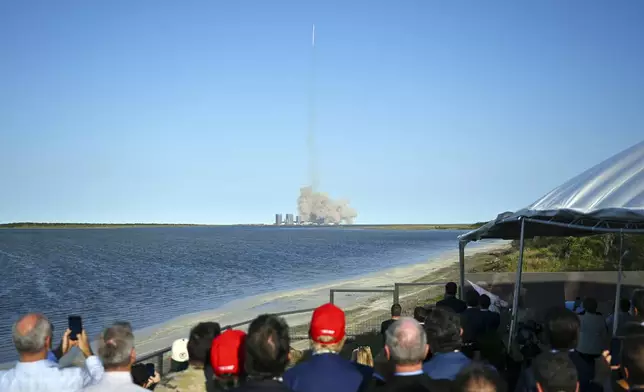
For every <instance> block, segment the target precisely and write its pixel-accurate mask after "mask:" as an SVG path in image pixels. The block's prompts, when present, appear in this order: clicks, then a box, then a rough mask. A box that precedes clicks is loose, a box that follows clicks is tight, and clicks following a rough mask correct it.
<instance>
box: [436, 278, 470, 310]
mask: <svg viewBox="0 0 644 392" xmlns="http://www.w3.org/2000/svg"><path fill="white" fill-rule="evenodd" d="M457 291H458V286H457V285H456V283H454V282H449V283H447V284H446V285H445V299H442V300H440V301H438V302H436V306H440V307H442V308H449V309H451V310H452V311H453V312H454V313H461V312H463V311H464V310H465V309H466V308H467V305H466V304H465V302H463V301H461V300H460V299H458V298H456V292H457Z"/></svg>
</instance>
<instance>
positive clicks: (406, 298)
mask: <svg viewBox="0 0 644 392" xmlns="http://www.w3.org/2000/svg"><path fill="white" fill-rule="evenodd" d="M508 246H509V244H508V243H507V242H506V241H494V242H489V243H481V244H477V245H476V246H471V247H468V250H467V253H466V268H467V269H471V268H472V267H474V266H476V265H477V263H480V262H481V257H480V256H481V255H482V254H489V253H490V252H497V251H499V250H503V249H505V248H507V247H508ZM458 273H459V271H458V250H457V249H455V250H454V251H449V252H445V253H444V254H441V255H440V256H438V257H434V258H431V259H429V260H425V261H423V262H420V263H418V264H413V265H409V266H405V267H398V268H392V269H389V270H384V271H379V272H376V273H372V274H368V275H365V276H362V277H360V278H357V279H350V280H343V279H339V280H337V281H333V282H328V283H326V284H322V285H317V286H312V287H306V288H300V289H294V290H289V291H282V292H274V293H270V294H266V295H260V296H254V297H249V298H245V299H240V300H235V301H232V302H229V303H227V304H226V305H224V306H222V307H219V308H217V309H213V310H210V311H206V312H199V313H192V314H186V315H184V316H181V317H178V318H175V319H173V320H170V321H168V322H166V323H163V324H161V325H157V326H152V327H149V328H145V329H142V330H138V331H136V332H135V335H136V341H137V347H136V348H137V353H138V355H139V356H144V355H146V354H148V353H151V352H154V351H157V350H160V349H163V348H165V347H169V346H170V345H171V344H172V342H173V341H174V340H175V339H178V338H182V337H187V335H188V333H189V330H190V328H191V327H192V326H194V325H195V324H197V323H199V322H202V321H217V322H218V323H220V324H221V325H222V326H225V325H231V324H236V323H241V322H244V321H247V320H252V319H253V318H254V317H256V316H257V315H259V314H262V313H278V312H287V311H296V310H300V309H313V308H315V307H317V306H319V305H321V304H323V303H326V302H328V301H329V290H330V289H393V287H394V283H411V282H425V283H431V282H443V283H444V282H447V281H450V280H452V281H457V280H458ZM442 292H443V287H442V285H438V286H429V287H422V286H419V287H406V288H403V289H401V293H400V302H401V305H402V306H403V309H404V312H405V313H407V314H411V312H413V307H414V306H417V304H419V303H425V302H427V301H428V300H429V299H433V298H435V297H438V296H440V295H441V294H442ZM392 301H393V296H392V295H391V294H389V293H386V294H385V293H382V294H380V293H375V294H374V293H347V294H345V293H337V294H336V296H335V303H336V304H337V305H338V306H340V307H342V308H343V309H344V310H345V311H346V312H347V324H348V333H351V328H352V326H354V327H355V328H358V329H359V328H365V327H368V326H371V325H374V324H376V323H378V324H379V323H380V322H381V321H382V320H384V319H386V318H388V317H389V308H390V307H391V304H392ZM423 301H424V302H423ZM310 317H311V312H310V311H308V312H303V313H300V314H296V315H288V316H285V317H284V318H285V319H286V321H287V322H288V323H289V325H290V326H291V328H292V334H295V335H298V336H297V337H302V336H305V335H306V324H307V323H308V321H309V320H310ZM246 326H247V325H242V326H240V327H239V328H241V329H244V328H245V327H246ZM296 341H297V340H296Z"/></svg>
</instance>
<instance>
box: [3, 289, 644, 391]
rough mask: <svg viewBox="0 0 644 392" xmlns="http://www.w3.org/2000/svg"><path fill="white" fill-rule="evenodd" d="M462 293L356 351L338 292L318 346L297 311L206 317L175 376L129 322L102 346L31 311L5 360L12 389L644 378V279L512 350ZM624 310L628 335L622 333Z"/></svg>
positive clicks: (476, 298)
mask: <svg viewBox="0 0 644 392" xmlns="http://www.w3.org/2000/svg"><path fill="white" fill-rule="evenodd" d="M456 293H457V286H456V284H454V283H449V284H447V285H446V287H445V298H444V299H443V300H441V301H439V302H437V303H436V304H432V305H431V306H422V307H416V308H415V309H413V317H404V316H403V308H402V306H401V305H399V304H394V305H393V306H392V307H391V319H390V320H386V321H384V322H383V323H382V325H381V330H380V334H381V335H382V339H381V340H380V339H378V340H377V343H374V346H371V347H369V346H362V347H358V348H356V349H355V350H353V351H352V353H351V355H350V357H348V358H347V357H345V356H344V355H343V348H344V346H345V344H346V343H347V334H346V317H345V313H344V311H343V310H342V309H340V308H338V307H337V306H335V305H333V304H330V303H328V304H325V305H322V306H320V307H319V308H317V309H315V311H314V312H313V315H312V317H311V321H310V326H309V340H310V355H308V356H302V355H301V352H299V351H297V350H294V349H293V348H292V345H291V341H290V337H289V327H288V325H287V323H286V322H285V321H284V319H282V318H280V317H278V316H275V315H271V314H264V315H260V316H259V317H257V318H256V319H255V320H253V321H252V322H251V324H250V325H249V327H248V330H247V332H244V331H242V330H237V329H224V330H223V331H222V329H221V327H220V325H219V324H218V323H216V322H204V323H199V324H198V325H196V326H194V327H193V328H192V330H191V331H190V335H189V337H188V338H187V339H179V340H177V341H175V342H174V344H173V345H172V357H171V372H170V373H169V374H168V375H167V376H165V377H163V378H161V377H160V375H159V374H158V372H153V371H151V368H150V367H149V366H146V365H145V364H137V363H136V350H135V344H134V335H133V332H132V327H131V325H130V324H129V323H127V322H115V323H114V324H112V325H110V326H109V327H108V328H106V329H105V330H104V331H103V333H102V334H101V336H100V339H99V342H98V350H97V351H98V352H97V353H94V352H93V351H92V348H91V346H90V344H89V340H88V337H87V334H86V333H85V331H82V332H80V333H79V334H78V336H77V337H76V339H72V338H71V336H70V335H71V331H70V330H67V331H65V332H64V334H63V336H62V339H61V343H60V345H59V346H58V347H57V348H53V347H52V340H53V328H52V325H51V323H50V322H49V320H48V319H47V318H46V317H45V316H44V315H41V314H27V315H25V316H23V317H21V318H20V319H19V320H18V321H17V322H16V323H15V324H14V327H13V331H12V332H13V342H14V345H15V348H16V350H17V352H18V354H19V356H20V359H19V362H18V363H17V364H16V365H15V366H14V367H13V368H12V369H10V370H7V371H2V372H0V392H32V391H33V392H36V391H43V392H48V391H61V392H67V391H92V392H102V391H106V392H107V391H118V392H120V391H124V392H127V391H133V392H134V391H146V390H155V391H157V392H169V391H174V392H189V391H194V392H211V391H225V390H235V391H240V392H246V391H266V392H271V391H276V392H278V391H284V392H288V391H290V392H362V391H375V392H394V391H419V392H420V391H423V392H425V391H430V392H431V391H436V392H447V391H458V392H461V391H463V392H470V391H471V392H473V391H485V392H488V391H489V392H493V391H498V392H505V391H512V390H513V391H516V392H522V391H530V392H532V391H537V392H555V391H556V392H578V391H581V392H586V391H607V392H610V391H615V392H619V391H636V390H644V323H642V320H643V318H642V316H644V313H643V312H644V290H636V291H635V293H634V294H633V297H632V302H630V301H628V309H627V306H626V305H627V301H626V300H623V301H622V302H621V303H620V313H619V314H617V315H614V316H613V317H609V318H608V319H607V318H605V317H604V316H602V315H601V314H599V312H598V311H597V301H595V300H594V299H592V298H587V299H586V300H584V301H583V311H581V312H578V311H573V310H570V309H566V308H565V307H553V308H551V309H550V310H549V311H548V312H547V313H546V314H545V317H544V318H543V320H542V323H541V324H542V327H541V328H536V327H535V325H536V321H534V322H533V321H532V320H522V321H521V325H519V329H520V331H522V328H523V329H528V330H531V331H532V332H534V334H536V335H539V338H538V339H536V340H530V339H517V343H516V346H517V347H516V349H513V348H511V349H509V350H508V349H507V348H506V347H505V345H504V343H503V339H502V336H503V332H504V331H505V328H504V327H505V326H504V325H503V323H502V322H501V319H502V318H501V315H500V314H499V313H498V312H497V309H494V310H491V305H492V304H491V301H490V297H489V296H488V295H479V294H478V293H477V292H476V291H474V290H468V291H467V292H466V295H465V299H466V301H461V300H460V299H458V298H457V297H456ZM615 320H617V322H618V325H619V334H618V335H619V336H618V337H617V338H613V339H612V341H611V339H610V337H609V336H610V332H611V329H612V325H613V323H614V322H615ZM518 335H519V336H523V335H522V334H521V333H519V334H518ZM527 342H532V346H531V349H529V350H528V349H526V347H527V346H530V344H528V343H527ZM74 347H76V348H77V350H78V351H80V353H82V356H83V359H84V362H83V363H82V364H80V366H70V367H64V366H61V365H60V364H59V363H58V361H59V360H60V358H61V357H62V356H64V355H65V354H67V353H68V352H69V351H70V350H71V349H72V348H74ZM508 352H509V353H510V354H508ZM373 353H375V356H374V355H373Z"/></svg>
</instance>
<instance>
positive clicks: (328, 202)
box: [297, 25, 358, 224]
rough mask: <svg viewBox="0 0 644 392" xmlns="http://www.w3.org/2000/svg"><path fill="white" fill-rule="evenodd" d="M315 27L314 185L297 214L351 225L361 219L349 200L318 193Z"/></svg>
mask: <svg viewBox="0 0 644 392" xmlns="http://www.w3.org/2000/svg"><path fill="white" fill-rule="evenodd" d="M315 68H316V61H315V25H313V30H312V32H311V74H310V80H309V84H310V85H309V121H308V125H309V127H308V128H309V129H308V150H309V176H310V181H311V185H309V186H306V187H304V188H301V189H300V197H298V198H297V210H298V213H299V215H300V219H302V221H303V222H311V223H320V224H329V223H335V224H338V223H347V224H352V223H353V220H354V219H355V218H356V216H358V214H357V213H356V211H355V210H354V209H353V208H351V207H350V206H349V202H348V201H346V200H333V199H331V198H330V197H329V196H328V195H327V194H326V193H321V192H318V182H319V181H318V172H317V159H316V151H315V125H316V111H315V106H316V105H315Z"/></svg>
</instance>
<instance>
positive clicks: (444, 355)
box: [423, 307, 472, 380]
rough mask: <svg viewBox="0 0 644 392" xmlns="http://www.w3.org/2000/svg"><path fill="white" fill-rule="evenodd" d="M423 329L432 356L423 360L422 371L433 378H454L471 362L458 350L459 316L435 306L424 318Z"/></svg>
mask: <svg viewBox="0 0 644 392" xmlns="http://www.w3.org/2000/svg"><path fill="white" fill-rule="evenodd" d="M425 331H426V332H427V339H428V343H429V350H430V351H431V352H432V358H431V359H430V360H429V361H427V362H425V364H424V365H423V371H424V372H425V374H427V375H428V376H429V377H431V378H433V379H435V380H442V379H447V380H454V379H455V378H456V375H457V374H458V372H460V371H461V369H462V368H464V367H465V366H467V365H469V364H470V363H471V362H472V360H471V359H470V358H468V357H467V356H465V355H464V354H463V353H462V352H461V351H460V349H461V345H462V341H461V332H462V331H461V322H460V317H459V316H458V315H457V314H456V313H454V312H453V311H451V310H450V309H445V308H438V307H437V308H435V309H434V310H433V311H432V312H431V313H430V314H429V316H428V317H427V318H426V319H425Z"/></svg>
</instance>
